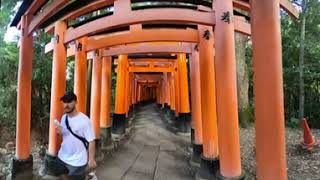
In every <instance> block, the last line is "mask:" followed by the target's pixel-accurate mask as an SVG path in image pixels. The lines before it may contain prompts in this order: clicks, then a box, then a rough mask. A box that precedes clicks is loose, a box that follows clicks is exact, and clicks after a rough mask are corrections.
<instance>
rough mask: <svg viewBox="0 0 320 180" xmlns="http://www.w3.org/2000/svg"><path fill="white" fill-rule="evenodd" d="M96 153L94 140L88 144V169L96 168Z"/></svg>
mask: <svg viewBox="0 0 320 180" xmlns="http://www.w3.org/2000/svg"><path fill="white" fill-rule="evenodd" d="M95 153H96V142H95V140H93V141H90V142H89V161H88V166H89V168H90V169H92V168H95V167H97V163H96V160H95Z"/></svg>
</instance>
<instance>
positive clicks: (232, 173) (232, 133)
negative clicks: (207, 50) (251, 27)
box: [214, 0, 242, 178]
mask: <svg viewBox="0 0 320 180" xmlns="http://www.w3.org/2000/svg"><path fill="white" fill-rule="evenodd" d="M232 6H233V5H232V0H216V1H215V9H216V15H217V16H218V17H222V16H224V14H225V13H226V12H229V13H230V17H231V19H230V22H227V21H224V20H218V21H216V26H215V36H214V38H215V52H216V53H215V55H216V56H215V61H214V62H215V72H216V97H217V117H218V129H219V130H218V137H219V138H218V141H219V158H220V173H221V175H222V176H223V177H226V178H237V177H240V176H241V173H242V171H241V159H240V140H239V124H238V103H237V102H238V101H237V75H236V59H235V41H234V23H233V19H232V17H233V7H232Z"/></svg>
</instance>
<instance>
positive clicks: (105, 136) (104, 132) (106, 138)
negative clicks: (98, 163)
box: [100, 127, 112, 149]
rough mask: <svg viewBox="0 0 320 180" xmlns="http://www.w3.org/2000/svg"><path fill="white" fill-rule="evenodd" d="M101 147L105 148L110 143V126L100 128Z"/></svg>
mask: <svg viewBox="0 0 320 180" xmlns="http://www.w3.org/2000/svg"><path fill="white" fill-rule="evenodd" d="M100 133H101V149H106V148H108V147H110V146H111V145H112V136H111V127H108V128H101V130H100Z"/></svg>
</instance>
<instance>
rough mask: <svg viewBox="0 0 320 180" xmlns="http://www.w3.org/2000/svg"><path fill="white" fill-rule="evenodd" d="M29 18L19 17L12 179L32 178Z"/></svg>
mask: <svg viewBox="0 0 320 180" xmlns="http://www.w3.org/2000/svg"><path fill="white" fill-rule="evenodd" d="M30 20H31V19H29V17H27V16H25V15H24V16H22V17H21V31H22V33H21V38H20V42H21V44H20V52H19V69H18V89H17V111H16V112H17V115H16V153H15V157H14V158H13V161H12V169H11V173H12V179H32V169H33V157H32V155H31V153H30V149H31V147H30V145H31V140H30V131H31V81H32V55H33V38H32V33H31V35H28V32H29V31H28V26H29V22H30Z"/></svg>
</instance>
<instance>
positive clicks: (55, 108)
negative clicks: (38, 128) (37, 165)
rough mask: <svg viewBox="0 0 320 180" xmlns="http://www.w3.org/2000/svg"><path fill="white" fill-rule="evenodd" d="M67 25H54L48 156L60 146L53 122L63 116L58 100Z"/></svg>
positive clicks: (62, 82) (61, 91) (62, 83)
mask: <svg viewBox="0 0 320 180" xmlns="http://www.w3.org/2000/svg"><path fill="white" fill-rule="evenodd" d="M66 29H67V24H66V23H65V22H63V21H57V22H56V23H55V36H56V37H58V38H57V39H56V40H55V41H54V45H53V60H52V82H51V101H50V102H51V104H50V127H49V147H48V154H51V155H56V154H57V152H58V150H59V148H60V144H61V138H59V137H60V136H58V135H57V132H56V129H55V125H54V120H55V119H58V120H60V119H61V117H62V115H63V113H64V112H63V104H62V102H61V101H60V98H61V97H62V96H63V95H64V93H65V90H66V66H67V49H66V47H65V46H64V44H63V40H64V32H65V30H66Z"/></svg>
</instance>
